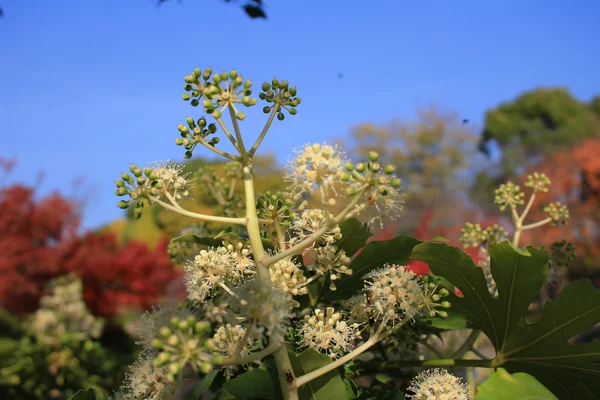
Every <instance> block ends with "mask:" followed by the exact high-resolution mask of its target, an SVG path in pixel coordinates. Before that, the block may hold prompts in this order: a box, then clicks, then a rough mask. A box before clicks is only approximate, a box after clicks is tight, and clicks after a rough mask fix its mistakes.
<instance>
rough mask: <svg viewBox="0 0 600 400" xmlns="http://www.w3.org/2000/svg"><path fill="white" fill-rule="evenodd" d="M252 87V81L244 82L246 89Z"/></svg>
mask: <svg viewBox="0 0 600 400" xmlns="http://www.w3.org/2000/svg"><path fill="white" fill-rule="evenodd" d="M251 87H252V81H251V80H247V81H246V82H244V89H250V88H251Z"/></svg>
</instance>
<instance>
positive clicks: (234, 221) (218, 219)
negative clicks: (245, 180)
mask: <svg viewBox="0 0 600 400" xmlns="http://www.w3.org/2000/svg"><path fill="white" fill-rule="evenodd" d="M148 198H149V199H150V200H151V201H152V202H153V203H156V204H158V205H160V206H161V207H163V208H166V209H167V210H171V211H173V212H176V213H177V214H181V215H184V216H186V217H190V218H194V219H199V220H201V221H208V222H222V223H224V224H235V225H246V218H231V217H218V216H215V215H206V214H198V213H195V212H191V211H188V210H184V209H182V208H177V207H174V206H172V205H170V204H169V203H165V202H164V201H162V200H159V199H157V198H156V197H153V196H149V197H148Z"/></svg>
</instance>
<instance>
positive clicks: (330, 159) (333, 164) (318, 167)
mask: <svg viewBox="0 0 600 400" xmlns="http://www.w3.org/2000/svg"><path fill="white" fill-rule="evenodd" d="M345 163H346V158H345V156H344V153H342V152H341V151H340V149H339V148H338V146H335V145H329V144H327V143H323V144H319V143H315V144H310V143H309V144H307V145H305V146H304V147H303V148H302V149H300V150H296V157H295V158H294V159H293V160H291V161H290V163H289V164H288V168H289V169H290V174H289V175H287V176H286V179H287V180H289V181H290V182H292V186H293V187H294V188H296V189H297V190H300V191H304V192H308V193H314V191H315V190H317V189H318V188H322V189H323V191H324V194H328V192H329V191H334V192H335V185H336V184H339V183H340V182H341V179H342V175H343V173H344V164H345ZM322 200H323V201H325V199H324V198H323V199H322Z"/></svg>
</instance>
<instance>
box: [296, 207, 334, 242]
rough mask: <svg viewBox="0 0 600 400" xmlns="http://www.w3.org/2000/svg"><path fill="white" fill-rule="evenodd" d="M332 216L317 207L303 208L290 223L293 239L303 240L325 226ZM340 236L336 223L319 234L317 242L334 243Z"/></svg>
mask: <svg viewBox="0 0 600 400" xmlns="http://www.w3.org/2000/svg"><path fill="white" fill-rule="evenodd" d="M331 218H333V215H331V214H329V213H328V212H327V211H323V210H320V209H318V208H315V209H308V210H304V211H303V212H302V214H300V216H299V217H298V218H296V219H295V220H294V222H293V225H292V231H293V232H294V233H295V235H294V238H295V240H303V239H305V238H307V237H308V236H310V235H312V234H314V233H315V232H317V231H319V230H321V229H322V228H323V227H325V226H327V223H328V221H329V220H330V219H331ZM341 238H342V231H341V229H340V227H339V226H338V225H336V226H335V227H333V228H331V229H328V230H326V231H325V232H323V234H322V235H321V237H320V239H319V242H320V243H322V244H324V245H328V244H333V243H335V241H336V240H340V239H341Z"/></svg>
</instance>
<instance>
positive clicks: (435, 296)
mask: <svg viewBox="0 0 600 400" xmlns="http://www.w3.org/2000/svg"><path fill="white" fill-rule="evenodd" d="M421 281H422V282H423V287H422V290H423V303H422V308H423V310H424V311H425V312H426V314H427V316H428V317H429V318H434V317H435V316H438V315H439V316H440V317H442V318H446V317H448V312H447V311H446V310H447V309H449V308H450V302H448V301H447V300H444V299H445V298H446V297H448V295H449V294H450V292H449V291H448V289H446V288H445V287H444V285H443V282H442V280H441V279H435V278H434V277H432V276H429V275H426V276H424V277H422V278H421Z"/></svg>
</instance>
